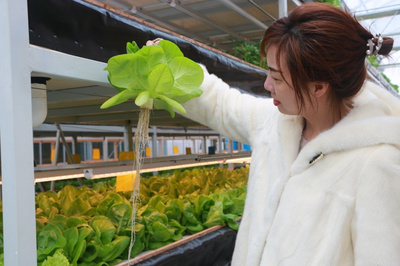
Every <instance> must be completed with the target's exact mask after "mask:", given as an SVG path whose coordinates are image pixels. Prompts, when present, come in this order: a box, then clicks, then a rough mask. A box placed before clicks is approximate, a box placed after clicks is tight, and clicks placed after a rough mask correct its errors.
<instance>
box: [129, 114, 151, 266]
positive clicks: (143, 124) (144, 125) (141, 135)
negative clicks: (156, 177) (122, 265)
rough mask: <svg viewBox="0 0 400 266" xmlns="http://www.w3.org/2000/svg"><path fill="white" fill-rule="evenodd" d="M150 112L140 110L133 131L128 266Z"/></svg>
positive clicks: (133, 240) (132, 242) (138, 201)
mask: <svg viewBox="0 0 400 266" xmlns="http://www.w3.org/2000/svg"><path fill="white" fill-rule="evenodd" d="M150 111H151V109H149V108H143V107H142V108H140V112H139V121H138V124H137V128H136V131H135V135H134V137H135V167H136V177H135V182H134V184H133V189H132V195H131V200H132V216H131V242H130V245H129V253H128V265H131V264H130V262H129V260H130V259H131V250H132V247H133V244H134V243H135V240H136V234H135V225H136V212H137V207H138V205H139V203H140V196H139V187H140V169H141V166H142V165H143V157H142V152H143V151H145V150H146V143H147V142H148V140H149V122H150Z"/></svg>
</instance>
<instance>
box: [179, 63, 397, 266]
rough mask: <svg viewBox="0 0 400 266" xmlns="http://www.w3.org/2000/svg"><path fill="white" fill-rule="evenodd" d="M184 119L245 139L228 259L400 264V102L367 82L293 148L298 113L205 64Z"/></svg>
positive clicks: (240, 262)
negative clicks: (247, 149) (241, 188)
mask: <svg viewBox="0 0 400 266" xmlns="http://www.w3.org/2000/svg"><path fill="white" fill-rule="evenodd" d="M201 88H202V89H203V91H204V93H203V95H202V96H201V97H199V98H197V99H193V100H191V101H189V102H188V103H186V104H185V108H186V110H187V112H188V113H187V116H188V117H189V118H191V119H193V120H196V121H198V122H200V123H202V124H204V125H207V126H209V127H210V128H213V129H214V130H216V131H218V132H220V133H221V134H222V135H224V136H226V137H228V138H231V139H235V140H238V141H240V142H243V143H248V144H250V145H251V147H252V161H251V166H250V176H249V182H248V190H247V199H246V205H245V211H244V215H243V219H242V222H241V225H240V228H239V232H238V237H237V240H236V246H235V251H234V255H233V260H232V265H233V266H245V265H248V266H252V265H254V266H255V265H296V266H297V265H307V266H309V265H318V266H320V265H323V266H326V265H341V266H342V265H400V117H399V114H400V100H399V99H398V98H397V97H395V96H393V95H391V93H389V92H388V91H386V90H385V89H383V88H380V87H378V86H377V85H375V84H373V83H371V82H366V84H365V85H364V87H363V90H362V93H361V94H360V95H359V96H357V98H356V101H355V108H354V109H353V110H352V111H351V112H350V114H349V115H347V116H346V117H345V118H344V119H342V121H340V122H339V123H338V124H336V125H335V126H334V127H333V128H332V129H330V130H328V131H325V132H323V133H321V134H320V135H319V136H318V137H316V138H315V139H313V140H312V141H310V142H309V143H308V144H307V145H306V146H305V147H304V148H303V149H302V150H301V151H300V153H299V144H300V139H301V134H302V128H303V120H302V119H301V118H300V117H297V116H287V115H283V114H281V113H279V112H278V110H277V108H276V107H275V106H274V105H273V104H272V101H271V99H265V98H255V97H253V96H250V95H247V94H241V93H240V92H239V91H238V90H235V89H231V88H229V86H228V85H227V84H226V83H224V82H223V81H221V80H220V79H218V78H217V77H216V76H214V75H209V74H208V73H207V71H206V70H205V79H204V82H203V85H202V87H201Z"/></svg>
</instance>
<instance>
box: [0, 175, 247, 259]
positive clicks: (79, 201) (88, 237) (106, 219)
mask: <svg viewBox="0 0 400 266" xmlns="http://www.w3.org/2000/svg"><path fill="white" fill-rule="evenodd" d="M247 176H248V169H247V168H241V169H238V170H235V171H229V170H228V169H226V168H212V169H194V170H185V171H179V170H177V171H175V172H174V173H173V175H172V176H169V177H161V176H153V177H151V178H149V179H143V180H142V181H141V184H140V199H141V203H140V204H139V206H138V213H137V215H136V224H135V232H136V234H135V239H134V245H133V247H132V250H131V256H132V257H134V256H136V255H137V254H139V253H140V252H142V251H145V250H151V249H157V248H159V247H162V246H164V245H167V244H170V243H172V242H174V241H177V240H180V239H182V237H183V236H184V235H190V234H194V233H197V232H200V231H202V230H204V229H206V228H210V227H212V226H215V225H223V224H228V226H229V227H231V228H233V229H237V228H238V224H237V223H236V222H235V220H237V219H238V218H239V217H240V216H241V215H242V213H243V208H244V200H245V195H246V183H247ZM130 196H131V195H130V193H129V192H128V193H122V192H118V193H117V192H115V181H108V182H101V183H97V184H95V185H94V186H93V188H89V187H86V186H85V187H81V188H77V187H74V186H70V185H67V186H65V187H64V188H63V189H62V190H60V191H59V192H58V193H55V192H52V191H47V192H43V193H39V194H38V195H37V197H36V227H37V258H38V265H43V266H45V265H58V266H61V265H115V264H118V263H119V262H121V261H123V260H126V259H128V252H129V250H128V249H129V243H130V236H131V221H130V219H131V215H132V206H131V202H129V199H130V198H131V197H130ZM1 228H2V227H1ZM1 240H2V232H1ZM1 244H2V243H1ZM1 251H2V250H1Z"/></svg>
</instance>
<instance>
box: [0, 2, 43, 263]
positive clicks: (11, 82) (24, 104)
mask: <svg viewBox="0 0 400 266" xmlns="http://www.w3.org/2000/svg"><path fill="white" fill-rule="evenodd" d="M0 21H1V23H0V34H1V39H0V47H1V49H0V54H1V58H2V63H1V64H0V70H1V73H3V77H2V79H1V81H0V82H1V83H0V84H1V85H0V87H1V90H0V134H1V167H2V169H1V174H2V191H3V195H2V201H3V204H2V206H3V233H4V264H5V265H7V266H8V265H10V266H11V265H12V266H19V265H21V266H22V265H36V260H37V258H36V220H35V193H34V192H35V190H34V173H33V146H32V143H33V134H32V102H31V101H32V99H31V97H32V96H31V87H30V69H29V65H28V64H27V58H28V57H29V36H28V32H29V31H28V11H27V1H26V0H4V1H0Z"/></svg>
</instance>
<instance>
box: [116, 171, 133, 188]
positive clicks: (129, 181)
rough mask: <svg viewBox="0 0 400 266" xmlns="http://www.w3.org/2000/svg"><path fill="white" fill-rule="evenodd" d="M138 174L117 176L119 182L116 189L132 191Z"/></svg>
mask: <svg viewBox="0 0 400 266" xmlns="http://www.w3.org/2000/svg"><path fill="white" fill-rule="evenodd" d="M135 177H136V174H129V175H119V176H117V180H116V181H117V183H116V185H115V190H116V191H117V192H126V191H132V190H133V186H134V183H135Z"/></svg>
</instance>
